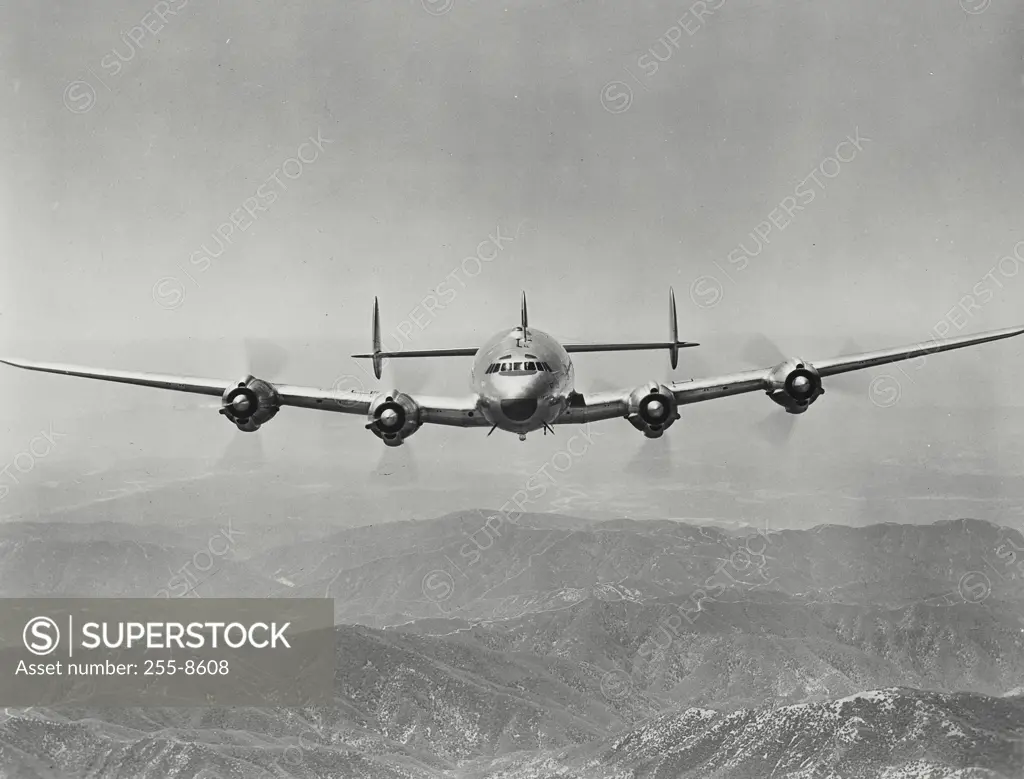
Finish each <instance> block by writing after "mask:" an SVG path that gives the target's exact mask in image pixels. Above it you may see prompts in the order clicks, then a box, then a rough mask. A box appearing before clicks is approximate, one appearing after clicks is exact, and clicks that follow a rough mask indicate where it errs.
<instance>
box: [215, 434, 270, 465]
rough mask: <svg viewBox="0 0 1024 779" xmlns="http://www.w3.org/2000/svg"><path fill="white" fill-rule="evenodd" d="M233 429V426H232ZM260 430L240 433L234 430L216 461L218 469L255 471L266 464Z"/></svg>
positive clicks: (265, 454)
mask: <svg viewBox="0 0 1024 779" xmlns="http://www.w3.org/2000/svg"><path fill="white" fill-rule="evenodd" d="M232 430H233V428H232ZM260 432H261V431H256V432H255V433H241V432H237V431H234V432H232V434H231V440H230V441H228V445H227V447H226V448H225V449H224V454H223V455H221V458H220V459H219V460H218V461H217V466H216V470H218V471H246V472H248V471H256V470H261V469H262V468H263V467H264V466H265V465H266V464H267V453H266V450H265V449H264V447H263V436H262V435H260Z"/></svg>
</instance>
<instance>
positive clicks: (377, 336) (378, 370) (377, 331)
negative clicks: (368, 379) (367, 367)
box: [373, 295, 384, 379]
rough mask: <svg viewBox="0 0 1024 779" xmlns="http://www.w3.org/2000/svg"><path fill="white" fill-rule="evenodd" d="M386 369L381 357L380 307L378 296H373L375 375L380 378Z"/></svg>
mask: <svg viewBox="0 0 1024 779" xmlns="http://www.w3.org/2000/svg"><path fill="white" fill-rule="evenodd" d="M383 367H384V361H383V360H382V359H381V356H380V307H379V306H378V305H377V296H376V295H374V296H373V375H374V376H376V377H377V378H378V379H379V378H380V374H381V371H382V369H383Z"/></svg>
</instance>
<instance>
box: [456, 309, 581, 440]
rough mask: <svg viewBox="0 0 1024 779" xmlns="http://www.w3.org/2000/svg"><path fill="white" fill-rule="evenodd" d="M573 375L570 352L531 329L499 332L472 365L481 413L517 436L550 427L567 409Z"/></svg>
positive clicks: (539, 331)
mask: <svg viewBox="0 0 1024 779" xmlns="http://www.w3.org/2000/svg"><path fill="white" fill-rule="evenodd" d="M574 380H575V376H574V370H573V365H572V360H571V359H570V358H569V354H568V352H566V351H565V349H564V348H563V347H562V345H561V344H560V343H558V341H556V340H555V339H554V338H553V337H552V336H550V335H548V334H547V333H545V332H542V331H541V330H537V329H536V328H533V327H527V328H525V329H524V328H522V327H516V328H513V329H511V330H503V331H502V332H500V333H498V334H497V335H495V336H494V337H493V338H491V339H490V340H488V341H487V343H485V344H484V345H483V346H482V347H480V350H479V351H478V352H477V354H476V357H475V358H474V361H473V372H472V379H471V381H472V388H473V391H474V392H475V393H476V394H477V396H478V397H479V407H480V411H481V413H483V415H484V417H485V418H486V419H487V421H488V422H490V423H491V424H492V425H495V426H497V427H498V428H499V429H500V430H506V431H508V432H510V433H518V434H520V435H521V436H522V435H525V434H526V433H529V432H530V431H532V430H539V429H541V428H543V427H544V425H547V424H550V423H552V422H554V420H555V419H556V418H557V417H558V415H559V414H561V413H562V411H563V410H564V409H565V407H566V406H567V405H568V403H569V396H570V394H571V393H572V392H573V388H574Z"/></svg>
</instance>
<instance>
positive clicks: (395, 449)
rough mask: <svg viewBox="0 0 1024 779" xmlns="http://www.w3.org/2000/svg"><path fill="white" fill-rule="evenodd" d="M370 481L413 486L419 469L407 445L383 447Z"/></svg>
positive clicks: (417, 478) (417, 477)
mask: <svg viewBox="0 0 1024 779" xmlns="http://www.w3.org/2000/svg"><path fill="white" fill-rule="evenodd" d="M371 480H372V481H378V480H379V481H380V482H381V483H385V482H386V483H387V484H388V485H402V484H415V483H416V482H417V481H418V480H419V469H418V468H417V466H416V457H415V455H414V454H413V451H412V449H411V448H410V447H409V444H408V443H404V444H402V445H401V446H385V447H384V451H383V452H381V455H380V459H379V460H378V461H377V466H376V467H375V468H374V469H373V471H372V473H371Z"/></svg>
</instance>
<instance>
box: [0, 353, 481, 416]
mask: <svg viewBox="0 0 1024 779" xmlns="http://www.w3.org/2000/svg"><path fill="white" fill-rule="evenodd" d="M0 362H2V363H6V364H7V365H12V366H14V367H16V368H24V369H25V370H29V371H42V372H44V373H58V374H63V375H65V376H79V377H81V378H86V379H99V380H100V381H113V382H118V383H121V384H135V385H137V386H141V387H155V388H157V389H168V390H174V391H176V392H190V393H193V394H197V395H211V396H215V397H222V396H223V395H224V393H225V392H227V391H228V390H229V389H231V388H232V387H237V386H239V384H240V382H239V381H238V380H232V379H208V378H199V377H195V376H175V375H171V374H163V373H145V372H140V371H119V370H107V369H103V368H87V367H84V366H80V365H65V364H62V363H46V362H30V361H28V360H15V359H11V358H0ZM250 378H251V377H250ZM243 383H244V382H243ZM269 386H271V387H272V388H273V389H274V391H275V392H276V393H277V399H278V400H277V402H278V405H280V406H294V407H296V408H310V409H316V410H318V411H333V412H339V413H343V414H361V415H363V416H366V415H367V414H369V412H370V408H371V406H372V404H373V401H374V400H375V399H376V398H377V397H378V396H380V395H383V394H385V391H384V390H361V389H321V388H318V387H301V386H297V385H293V384H278V383H269ZM409 397H410V398H412V399H413V400H414V401H415V402H416V403H417V405H419V407H420V409H421V415H420V419H421V420H422V421H423V422H429V423H432V424H436V425H455V426H458V427H483V426H485V425H487V421H486V420H485V419H483V416H482V415H480V414H478V413H477V399H476V397H474V396H469V397H465V398H430V397H417V396H415V395H409Z"/></svg>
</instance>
